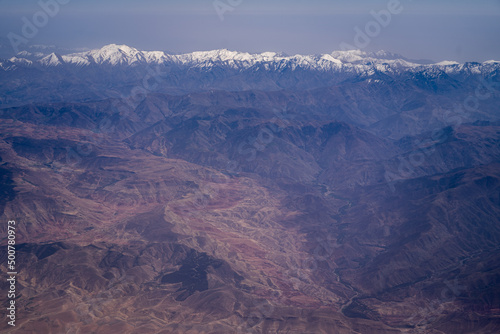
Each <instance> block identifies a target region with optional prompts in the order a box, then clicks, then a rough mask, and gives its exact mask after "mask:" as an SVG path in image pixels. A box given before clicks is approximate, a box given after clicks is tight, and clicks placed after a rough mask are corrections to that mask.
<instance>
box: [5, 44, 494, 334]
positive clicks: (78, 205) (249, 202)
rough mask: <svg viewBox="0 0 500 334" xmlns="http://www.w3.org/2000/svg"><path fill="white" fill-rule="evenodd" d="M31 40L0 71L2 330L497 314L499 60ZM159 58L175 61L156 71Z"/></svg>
mask: <svg viewBox="0 0 500 334" xmlns="http://www.w3.org/2000/svg"><path fill="white" fill-rule="evenodd" d="M37 59H38V60H37ZM85 61H88V63H86V62H85ZM30 62H31V63H29V62H27V61H24V62H21V61H16V60H9V61H8V62H3V63H2V64H3V65H2V66H3V72H2V76H1V77H0V81H1V83H2V86H1V91H2V98H3V100H2V108H1V109H0V129H1V130H0V157H1V161H0V164H1V166H0V177H1V178H2V188H1V189H0V190H1V193H2V196H1V199H0V209H1V210H0V213H2V220H3V221H6V220H10V219H16V221H17V222H18V230H17V242H18V245H17V250H18V255H17V257H18V268H19V275H18V292H19V293H18V299H17V305H18V322H17V326H16V327H15V328H8V326H7V324H6V323H4V322H3V323H1V324H0V326H1V327H0V328H1V329H2V330H3V331H5V332H8V333H363V334H364V333H435V334H438V333H439V334H442V333H450V334H451V333H485V334H486V333H496V332H498V331H499V330H500V313H499V310H500V289H499V284H498V282H499V279H500V269H499V266H500V258H499V246H498V245H499V243H500V229H499V228H498V226H499V224H498V223H499V221H500V197H499V194H500V149H499V147H500V131H499V124H500V123H499V121H500V120H499V113H498V105H499V104H498V102H499V99H500V96H499V90H498V89H497V87H498V86H497V85H498V65H497V64H496V63H495V62H487V63H483V64H472V63H470V64H462V65H460V64H444V65H443V64H438V65H425V64H414V63H411V61H409V60H405V59H400V57H399V56H396V55H391V54H388V53H378V54H364V53H356V52H351V53H332V54H331V55H322V56H310V57H302V56H295V57H289V56H285V55H279V54H270V53H265V54H261V55H248V54H242V53H234V52H228V51H224V52H222V51H216V52H204V53H194V54H189V55H177V56H169V55H166V54H164V53H158V52H142V51H138V50H135V49H133V48H128V47H124V46H114V45H112V46H107V47H105V48H103V49H101V50H94V51H89V52H85V53H79V54H73V55H62V56H60V55H51V56H47V57H45V58H44V57H42V56H40V57H38V58H36V59H35V58H32V59H31V60H30ZM384 63H387V65H384ZM5 64H8V65H5ZM151 64H155V65H156V64H158V65H161V66H164V68H168V67H170V68H171V69H172V71H170V72H169V75H168V76H166V78H167V79H166V81H164V82H163V81H162V82H160V83H159V84H158V85H157V86H155V87H153V86H151V85H145V84H144V80H143V79H144V73H147V72H144V69H145V68H146V67H144V66H150V65H151ZM280 64H281V65H280ZM266 66H267V68H266ZM280 66H281V67H280ZM293 66H296V67H295V68H293ZM363 68H364V69H365V70H366V71H365V70H362V69H363ZM348 69H352V72H349V71H348ZM374 69H377V71H375V72H373V73H371V72H370V71H371V70H374ZM335 71H337V72H335ZM367 71H368V72H370V73H368V72H367ZM251 73H253V74H251ZM335 73H336V74H335ZM63 77H64V79H62V78H63ZM200 78H201V79H203V80H202V81H200ZM325 78H328V79H325ZM149 79H150V78H149ZM45 80H46V81H45ZM303 80H305V81H303ZM54 83H55V86H52V84H54ZM150 83H151V82H150ZM177 84H179V86H176V85H177ZM174 86H175V87H174ZM224 87H225V88H230V87H231V88H232V89H227V90H220V89H222V88H224ZM149 88H151V89H149ZM280 88H286V89H280ZM305 88H307V89H305ZM134 89H135V90H134ZM134 91H135V92H137V91H140V92H142V93H143V94H142V93H141V94H136V93H134ZM45 93H47V94H45ZM124 94H125V95H124ZM120 96H121V98H120ZM470 96H472V97H476V99H477V102H478V104H477V105H475V104H474V105H471V104H469V103H470V102H471V101H472V100H471V99H470V98H469V97H470ZM21 97H24V98H21ZM474 101H475V100H474ZM474 101H473V102H474ZM5 230H6V225H5V224H4V225H1V226H0V231H1V235H2V236H3V237H2V238H1V243H2V245H5V244H6V237H5V235H6V234H5ZM2 247H4V246H2ZM0 268H1V270H2V272H4V273H5V272H7V268H6V253H5V252H2V253H0ZM6 288H7V283H6V282H1V283H0V289H2V290H3V291H5V290H4V289H6ZM2 298H5V296H4V297H2ZM2 300H3V299H2Z"/></svg>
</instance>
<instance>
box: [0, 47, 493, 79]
mask: <svg viewBox="0 0 500 334" xmlns="http://www.w3.org/2000/svg"><path fill="white" fill-rule="evenodd" d="M468 64H469V65H470V64H472V63H466V64H462V65H460V64H459V63H457V62H453V61H443V62H439V63H434V64H429V63H421V62H419V61H413V60H409V59H407V58H405V57H403V56H401V55H398V54H394V53H391V52H387V51H378V52H366V51H362V50H350V51H334V52H332V53H330V54H319V55H294V56H288V55H286V54H282V53H276V52H263V53H248V52H238V51H231V50H227V49H218V50H211V51H197V52H191V53H185V54H180V55H171V54H167V53H165V52H162V51H140V50H138V49H136V48H133V47H130V46H128V45H118V44H109V45H105V46H103V47H102V48H100V49H94V50H90V51H84V52H77V53H71V54H66V55H62V56H61V55H59V54H57V53H51V54H49V55H46V56H45V57H43V58H41V57H33V55H31V54H28V53H25V54H21V53H20V54H18V55H17V56H16V57H14V58H12V59H10V60H8V61H7V62H5V63H4V64H3V65H2V68H3V69H8V70H15V69H16V68H18V67H19V66H43V67H56V66H61V65H69V66H91V65H96V66H140V65H163V66H175V67H177V68H198V69H202V70H209V69H211V68H214V67H220V68H223V69H231V70H237V71H243V70H250V71H259V70H260V69H265V70H266V71H282V70H284V69H291V70H292V71H294V70H296V69H299V68H300V69H302V70H311V71H320V72H332V73H352V74H357V75H365V76H369V75H373V74H374V73H381V72H383V73H388V74H390V73H401V72H403V71H412V72H418V71H430V72H433V71H438V72H439V71H443V72H445V73H452V72H456V71H469V72H471V71H475V72H477V71H480V69H478V68H477V66H476V65H471V66H472V67H473V69H472V70H471V69H470V68H469V66H468ZM477 64H478V65H479V66H490V67H491V66H493V67H497V66H499V64H500V63H498V62H496V61H489V62H485V63H483V64H482V65H481V64H479V63H477Z"/></svg>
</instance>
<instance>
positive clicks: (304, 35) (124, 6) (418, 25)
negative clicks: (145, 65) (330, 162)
mask: <svg viewBox="0 0 500 334" xmlns="http://www.w3.org/2000/svg"><path fill="white" fill-rule="evenodd" d="M57 1H58V2H57ZM40 2H41V3H52V4H53V3H58V7H59V10H58V12H57V13H50V14H52V15H46V14H44V12H41V11H42V7H41V5H40ZM216 5H217V6H216ZM216 7H217V8H218V9H216ZM388 8H389V9H392V11H393V13H392V14H391V16H390V18H389V17H387V16H383V17H382V18H381V19H380V20H381V23H379V22H377V21H376V19H375V18H374V16H373V15H372V14H371V12H375V13H380V11H384V12H385V13H387V11H388ZM52 9H53V7H49V9H48V11H49V12H50V11H51V10H52ZM36 20H38V21H36ZM34 21H35V22H34ZM26 22H28V23H26ZM34 23H36V24H38V27H37V26H36V25H35V28H36V29H37V30H38V31H36V32H33V30H29V29H28V28H26V27H25V29H24V30H23V26H26V25H29V24H34ZM0 33H1V35H0V43H1V44H2V50H3V51H4V52H5V50H12V49H13V48H12V45H11V42H10V41H9V37H10V39H13V38H14V37H13V36H17V37H16V38H18V37H19V38H21V39H17V40H16V41H17V42H18V43H19V44H18V46H19V49H21V50H22V49H23V48H25V46H26V45H35V44H49V45H57V46H60V47H71V48H76V47H85V48H96V47H101V46H103V45H105V44H109V43H118V44H127V45H130V46H134V47H137V48H139V49H144V50H164V51H171V52H190V51H198V50H211V49H219V48H227V49H230V50H238V51H248V52H262V51H283V52H286V53H288V54H295V53H302V54H313V53H328V52H331V51H334V50H340V49H341V45H343V46H344V47H345V46H352V47H355V48H360V49H363V50H367V51H376V50H381V49H382V50H388V51H392V52H396V53H400V54H402V55H404V56H406V57H409V58H425V59H433V60H436V61H439V60H458V61H471V60H475V61H484V60H489V59H496V60H500V43H499V42H500V0H471V1H463V0H442V1H439V0H413V1H412V0H381V1H379V0H370V1H368V0H359V1H352V0H343V1H342V0H341V1H334V0H216V1H214V0H0ZM342 43H344V44H342Z"/></svg>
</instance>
